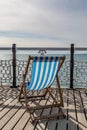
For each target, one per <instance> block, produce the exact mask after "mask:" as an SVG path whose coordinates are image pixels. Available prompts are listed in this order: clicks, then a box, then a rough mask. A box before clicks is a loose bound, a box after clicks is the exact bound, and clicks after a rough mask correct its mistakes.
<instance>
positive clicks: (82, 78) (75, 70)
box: [0, 44, 87, 88]
mask: <svg viewBox="0 0 87 130" xmlns="http://www.w3.org/2000/svg"><path fill="white" fill-rule="evenodd" d="M0 49H5V48H0ZM8 49H9V48H8ZM33 49H34V50H38V51H40V50H41V52H42V51H43V50H45V51H47V50H50V51H51V50H52V51H55V50H59V51H61V52H62V51H69V56H70V57H69V59H67V58H66V60H65V62H64V64H63V67H62V69H61V71H60V72H59V77H60V83H61V86H63V87H68V88H69V87H70V88H75V87H81V88H82V87H86V86H87V62H86V61H85V62H82V61H77V60H74V50H76V51H78V50H80V51H81V50H82V51H84V50H85V51H86V50H87V49H86V48H75V49H74V44H71V47H70V48H17V50H33ZM25 65H26V61H24V60H19V59H17V58H16V45H15V44H13V45H12V60H0V84H1V85H3V84H6V85H7V84H9V85H11V86H13V87H17V86H18V85H19V83H20V82H21V81H22V75H23V73H24V69H25ZM31 66H32V62H31V64H30V66H29V74H28V76H27V79H26V80H28V79H29V80H30V78H31V70H32V67H31ZM54 84H55V83H54Z"/></svg>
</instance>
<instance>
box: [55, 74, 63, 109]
mask: <svg viewBox="0 0 87 130" xmlns="http://www.w3.org/2000/svg"><path fill="white" fill-rule="evenodd" d="M56 80H57V86H58V91H59V96H60V105H61V106H62V107H63V106H64V105H63V98H62V92H61V88H60V82H59V78H58V75H56Z"/></svg>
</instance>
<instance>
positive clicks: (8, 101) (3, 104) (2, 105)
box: [0, 98, 13, 111]
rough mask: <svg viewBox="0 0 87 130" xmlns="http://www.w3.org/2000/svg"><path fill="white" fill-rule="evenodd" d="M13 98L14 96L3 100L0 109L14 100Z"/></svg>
mask: <svg viewBox="0 0 87 130" xmlns="http://www.w3.org/2000/svg"><path fill="white" fill-rule="evenodd" d="M12 101H13V99H12V98H9V99H8V100H6V101H5V102H3V103H2V104H1V105H0V111H1V110H2V109H4V108H5V107H6V106H7V105H8V104H9V103H10V102H12Z"/></svg>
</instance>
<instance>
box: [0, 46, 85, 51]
mask: <svg viewBox="0 0 87 130" xmlns="http://www.w3.org/2000/svg"><path fill="white" fill-rule="evenodd" d="M11 49H12V48H11V47H0V50H11ZM17 50H59V51H68V50H70V48H68V47H17ZM75 50H76V51H87V47H75Z"/></svg>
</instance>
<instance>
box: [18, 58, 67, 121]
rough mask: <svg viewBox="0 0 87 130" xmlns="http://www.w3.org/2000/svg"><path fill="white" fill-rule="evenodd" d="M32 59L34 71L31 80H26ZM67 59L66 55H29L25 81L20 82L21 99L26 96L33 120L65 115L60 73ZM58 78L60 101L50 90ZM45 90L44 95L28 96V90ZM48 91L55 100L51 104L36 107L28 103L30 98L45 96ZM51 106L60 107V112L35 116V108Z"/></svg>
mask: <svg viewBox="0 0 87 130" xmlns="http://www.w3.org/2000/svg"><path fill="white" fill-rule="evenodd" d="M31 60H32V71H31V80H30V82H27V83H26V82H25V81H26V76H27V74H28V68H29V64H30V61H31ZM64 60H65V56H63V57H46V56H43V57H31V56H29V58H28V61H27V64H26V68H25V73H24V74H23V82H21V84H20V87H21V89H20V94H19V101H21V98H22V96H24V99H25V105H26V110H27V111H28V112H29V113H30V117H31V120H32V121H36V120H43V119H54V118H57V119H58V118H60V117H65V115H64V113H63V111H62V108H61V107H63V98H62V91H61V88H60V82H59V78H58V73H59V70H60V68H61V67H62V64H63V62H64ZM55 79H56V82H57V89H58V93H59V98H60V101H57V99H56V98H55V96H54V95H53V94H52V92H51V91H50V87H51V86H52V84H53V82H54V80H55ZM43 89H44V90H45V91H44V94H43V95H36V96H30V97H29V96H28V95H27V92H28V91H30V90H32V91H38V90H43ZM47 93H49V96H50V97H51V98H52V100H53V101H54V102H53V103H52V104H50V105H39V106H35V107H31V106H30V105H29V104H28V99H29V98H35V99H37V98H38V97H40V98H45V97H46V95H47ZM50 107H58V110H59V111H58V113H57V114H52V115H43V116H37V117H34V114H33V110H40V109H47V108H50Z"/></svg>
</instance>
